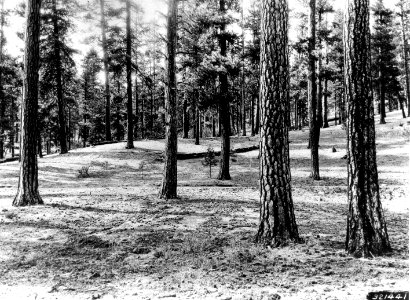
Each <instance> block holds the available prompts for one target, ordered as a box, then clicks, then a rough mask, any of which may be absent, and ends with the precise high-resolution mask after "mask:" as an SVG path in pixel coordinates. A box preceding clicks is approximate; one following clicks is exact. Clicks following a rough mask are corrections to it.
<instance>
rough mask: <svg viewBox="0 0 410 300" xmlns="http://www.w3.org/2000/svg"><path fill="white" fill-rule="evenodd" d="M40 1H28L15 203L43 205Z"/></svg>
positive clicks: (20, 204) (18, 204)
mask: <svg viewBox="0 0 410 300" xmlns="http://www.w3.org/2000/svg"><path fill="white" fill-rule="evenodd" d="M40 6H41V0H28V1H27V6H26V20H27V21H26V32H25V49H24V75H23V101H22V104H21V143H20V145H21V146H20V147H21V149H20V177H19V181H18V190H17V195H16V197H15V198H14V200H13V205H14V206H25V205H35V204H43V200H42V199H41V197H40V194H39V192H38V169H37V168H38V167H37V153H36V150H37V110H38V69H39V60H40V53H39V36H40Z"/></svg>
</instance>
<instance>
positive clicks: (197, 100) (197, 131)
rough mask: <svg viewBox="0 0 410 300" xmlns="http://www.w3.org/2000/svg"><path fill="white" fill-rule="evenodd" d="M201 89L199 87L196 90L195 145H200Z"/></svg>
mask: <svg viewBox="0 0 410 300" xmlns="http://www.w3.org/2000/svg"><path fill="white" fill-rule="evenodd" d="M198 97H199V91H198V90H197V89H195V90H194V98H195V99H194V101H195V103H194V109H195V111H194V136H195V145H199V122H200V121H199V108H198V102H199V99H198Z"/></svg>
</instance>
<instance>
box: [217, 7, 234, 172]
mask: <svg viewBox="0 0 410 300" xmlns="http://www.w3.org/2000/svg"><path fill="white" fill-rule="evenodd" d="M219 12H220V14H221V17H222V18H223V17H225V15H226V8H225V0H219ZM225 29H226V24H225V22H221V25H220V34H219V47H220V54H221V56H222V57H226V46H227V45H226V34H225ZM228 89H229V86H228V74H227V73H226V72H221V73H220V74H219V90H220V91H219V93H220V99H219V113H220V119H221V124H220V126H221V161H220V168H219V175H218V179H219V180H230V179H231V175H230V174H229V160H230V152H231V137H230V135H231V125H230V123H231V121H230V120H231V118H230V112H229V91H228Z"/></svg>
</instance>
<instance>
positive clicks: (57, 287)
mask: <svg viewBox="0 0 410 300" xmlns="http://www.w3.org/2000/svg"><path fill="white" fill-rule="evenodd" d="M387 122H388V123H387V124H385V125H377V153H378V169H379V178H380V188H381V197H382V203H383V208H384V211H385V218H386V221H387V226H388V232H389V236H390V241H391V244H392V247H393V252H392V253H391V254H389V255H386V256H384V257H377V258H374V259H355V258H352V257H350V256H348V255H346V253H345V251H344V239H345V227H346V213H347V198H346V176H347V175H346V160H345V159H342V157H343V156H344V155H345V137H344V131H343V130H342V129H341V127H340V126H332V127H331V128H328V129H323V130H322V133H321V142H320V145H321V147H320V167H321V176H322V178H323V179H322V180H320V181H312V180H311V179H310V178H309V169H310V167H309V166H310V160H309V157H310V155H309V150H308V149H306V143H307V142H306V141H307V135H308V132H307V131H304V132H302V131H298V132H291V134H290V140H291V144H290V147H291V166H292V179H293V197H294V202H295V214H296V218H297V223H298V225H299V232H300V234H301V236H302V237H303V238H304V239H305V242H304V243H302V244H297V245H290V246H288V247H285V248H282V249H266V248H263V247H261V246H258V245H255V244H254V243H253V238H254V235H255V233H256V229H257V224H258V217H259V215H258V212H259V205H258V203H259V202H258V201H259V200H258V158H257V155H258V151H251V152H247V153H243V154H238V155H236V156H235V157H233V161H232V169H231V175H232V177H233V180H231V181H224V182H220V181H217V180H216V179H210V178H209V174H208V169H207V168H205V167H203V166H202V164H201V159H191V160H184V161H179V162H178V168H179V169H178V171H179V178H178V179H179V188H178V192H179V195H180V199H177V200H171V201H164V200H159V199H158V197H157V196H158V191H159V186H160V182H161V172H162V167H163V166H162V161H161V155H160V153H158V152H152V151H147V150H142V149H135V150H125V149H124V145H123V144H112V145H104V146H97V147H94V148H86V149H78V150H75V151H71V152H70V153H69V154H66V155H51V156H48V157H45V158H43V159H40V161H39V179H40V180H39V181H40V192H41V195H42V197H43V199H44V202H45V205H43V206H38V207H24V208H14V207H12V206H11V202H12V200H13V196H14V194H15V192H16V189H17V179H18V163H17V162H10V163H5V164H0V299H2V300H3V299H279V296H280V299H365V298H366V294H367V293H368V292H369V291H380V290H408V280H409V261H408V259H409V248H408V245H409V239H408V229H409V226H408V222H409V221H408V220H409V202H408V200H409V199H408V195H409V193H408V185H409V182H408V179H409V178H410V176H409V175H410V174H409V153H410V142H409V137H410V126H409V125H408V124H407V122H406V120H403V119H400V114H399V113H396V112H395V113H389V114H388V117H387ZM234 140H235V143H237V144H238V143H240V144H241V145H252V144H254V143H255V141H257V138H252V139H249V138H240V139H237V138H235V139H234ZM156 143H157V142H156ZM156 143H152V145H153V146H152V149H153V150H160V148H158V145H156ZM201 143H202V145H204V147H203V149H206V146H207V145H208V144H210V145H213V146H215V148H216V145H217V143H219V142H218V141H215V140H211V141H205V140H204V141H201ZM135 145H136V146H137V147H140V148H150V142H149V141H141V142H135ZM332 147H335V148H336V150H337V152H332ZM197 150H198V149H197V148H195V147H193V146H189V144H187V142H183V143H180V151H185V152H189V151H197ZM82 167H89V169H88V173H89V175H90V177H88V178H78V174H79V170H80V169H81V168H82ZM217 169H218V168H217V167H215V168H214V170H213V171H214V174H213V177H216V173H217Z"/></svg>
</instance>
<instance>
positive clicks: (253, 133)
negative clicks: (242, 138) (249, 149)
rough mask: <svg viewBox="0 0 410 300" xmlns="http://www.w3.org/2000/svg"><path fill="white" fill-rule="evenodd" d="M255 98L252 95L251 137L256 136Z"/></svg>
mask: <svg viewBox="0 0 410 300" xmlns="http://www.w3.org/2000/svg"><path fill="white" fill-rule="evenodd" d="M254 110H255V98H254V97H253V95H252V98H251V109H250V114H251V136H255V111H254Z"/></svg>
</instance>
